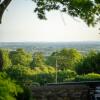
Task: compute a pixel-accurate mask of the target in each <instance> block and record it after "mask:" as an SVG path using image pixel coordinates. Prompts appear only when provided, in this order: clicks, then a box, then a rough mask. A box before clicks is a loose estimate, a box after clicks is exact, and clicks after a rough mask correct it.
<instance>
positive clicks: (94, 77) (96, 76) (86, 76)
mask: <svg viewBox="0 0 100 100" xmlns="http://www.w3.org/2000/svg"><path fill="white" fill-rule="evenodd" d="M75 81H100V74H96V73H88V74H84V75H77V76H76V77H75Z"/></svg>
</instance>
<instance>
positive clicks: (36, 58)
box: [31, 52, 45, 68]
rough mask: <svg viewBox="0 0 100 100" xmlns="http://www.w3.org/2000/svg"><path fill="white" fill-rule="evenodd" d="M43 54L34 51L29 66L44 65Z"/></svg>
mask: <svg viewBox="0 0 100 100" xmlns="http://www.w3.org/2000/svg"><path fill="white" fill-rule="evenodd" d="M44 60H45V59H44V56H43V54H42V52H35V53H34V54H33V61H32V63H31V66H32V67H33V68H34V67H42V66H44V65H45V63H44Z"/></svg>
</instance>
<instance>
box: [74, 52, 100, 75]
mask: <svg viewBox="0 0 100 100" xmlns="http://www.w3.org/2000/svg"><path fill="white" fill-rule="evenodd" d="M75 69H76V72H77V73H78V74H88V73H92V72H94V73H99V74H100V52H95V51H90V52H89V53H88V54H87V56H86V57H84V58H83V59H82V61H80V62H79V63H78V64H77V65H76V68H75Z"/></svg>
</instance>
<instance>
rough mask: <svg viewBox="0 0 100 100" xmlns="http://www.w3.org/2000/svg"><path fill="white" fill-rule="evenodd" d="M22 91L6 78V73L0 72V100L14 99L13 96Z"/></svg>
mask: <svg viewBox="0 0 100 100" xmlns="http://www.w3.org/2000/svg"><path fill="white" fill-rule="evenodd" d="M22 92H23V89H22V88H21V87H20V86H19V85H17V84H15V83H14V81H12V80H11V79H10V78H7V75H6V73H2V72H0V100H16V98H15V96H17V95H18V93H22Z"/></svg>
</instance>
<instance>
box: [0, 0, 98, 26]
mask: <svg viewBox="0 0 100 100" xmlns="http://www.w3.org/2000/svg"><path fill="white" fill-rule="evenodd" d="M12 1H13V0H0V23H1V20H2V16H3V14H4V12H5V10H6V8H7V7H8V5H9V4H10V3H11V2H12ZM32 1H33V2H34V3H35V5H36V6H35V10H34V12H36V13H37V15H38V17H39V18H40V19H46V16H45V15H46V12H47V11H51V10H59V11H61V12H65V13H68V14H69V15H70V16H74V17H79V18H81V19H83V20H84V21H85V22H86V23H87V24H88V25H94V24H96V23H97V22H99V21H100V16H99V15H100V0H32Z"/></svg>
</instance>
